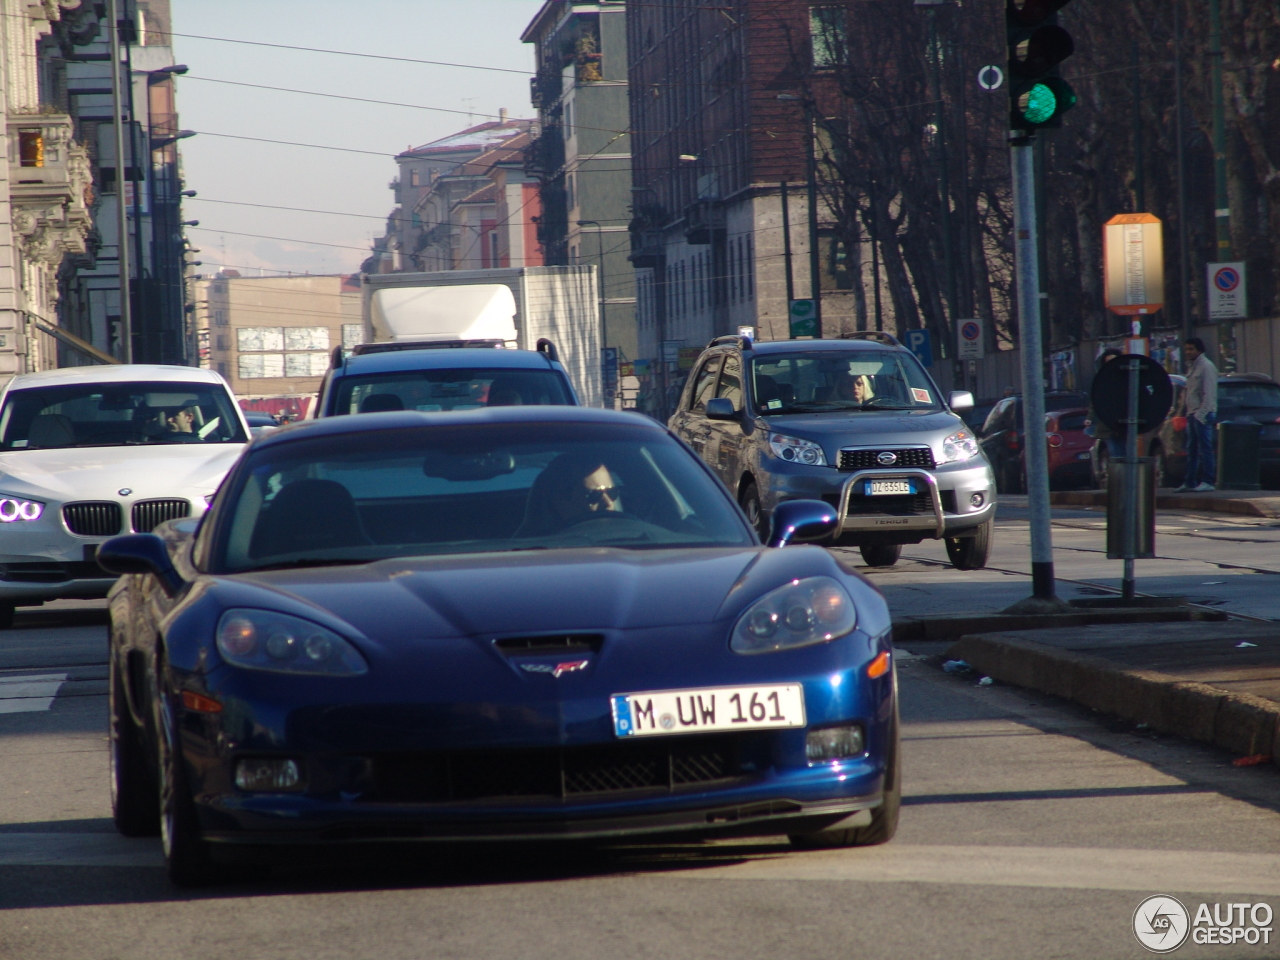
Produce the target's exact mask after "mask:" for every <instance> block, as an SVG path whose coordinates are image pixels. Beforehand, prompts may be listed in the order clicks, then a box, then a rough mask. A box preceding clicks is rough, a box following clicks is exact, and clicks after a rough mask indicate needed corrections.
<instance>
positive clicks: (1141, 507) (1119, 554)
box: [1107, 457, 1156, 560]
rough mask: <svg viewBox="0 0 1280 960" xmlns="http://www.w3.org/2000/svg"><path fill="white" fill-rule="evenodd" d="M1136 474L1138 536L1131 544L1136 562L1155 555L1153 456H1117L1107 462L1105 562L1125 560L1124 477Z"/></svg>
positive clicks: (1125, 509) (1125, 517) (1125, 508)
mask: <svg viewBox="0 0 1280 960" xmlns="http://www.w3.org/2000/svg"><path fill="white" fill-rule="evenodd" d="M1130 470H1132V471H1135V472H1136V474H1137V482H1138V537H1137V542H1136V543H1134V551H1133V557H1134V559H1135V560H1150V559H1152V558H1153V557H1155V555H1156V461H1155V457H1139V458H1138V459H1136V460H1126V459H1124V458H1123V457H1116V458H1115V459H1114V460H1108V461H1107V559H1108V560H1123V559H1124V525H1125V522H1126V520H1127V519H1128V516H1129V513H1128V507H1129V505H1128V504H1127V503H1125V499H1124V494H1125V482H1124V481H1125V476H1126V474H1127V473H1128V471H1130Z"/></svg>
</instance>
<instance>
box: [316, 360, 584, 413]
mask: <svg viewBox="0 0 1280 960" xmlns="http://www.w3.org/2000/svg"><path fill="white" fill-rule="evenodd" d="M572 403H573V400H572V398H571V397H570V395H569V391H568V389H567V388H566V386H565V381H564V377H563V376H562V375H561V374H560V373H559V372H558V371H556V370H520V369H515V370H511V369H507V370H503V369H497V370H476V369H470V370H413V371H405V372H401V373H382V374H371V375H369V376H359V375H354V376H349V377H342V378H341V379H339V380H338V384H337V390H336V397H335V400H334V407H333V413H334V415H339V414H346V413H379V412H382V411H386V410H423V411H429V412H434V411H440V410H470V409H473V408H475V407H512V406H526V407H527V406H545V405H547V404H553V405H561V406H564V405H569V404H572Z"/></svg>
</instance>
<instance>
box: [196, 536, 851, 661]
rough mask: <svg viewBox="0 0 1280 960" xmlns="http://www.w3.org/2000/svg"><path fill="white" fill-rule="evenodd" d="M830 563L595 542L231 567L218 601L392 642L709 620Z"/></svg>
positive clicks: (761, 553) (823, 557)
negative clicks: (328, 622)
mask: <svg viewBox="0 0 1280 960" xmlns="http://www.w3.org/2000/svg"><path fill="white" fill-rule="evenodd" d="M834 569H835V567H834V562H833V561H832V560H831V558H830V555H829V554H827V552H826V551H825V550H821V549H820V548H815V547H791V548H787V549H786V550H776V549H768V548H765V547H743V548H728V549H705V550H703V549H682V550H621V549H614V548H593V549H580V550H556V551H528V552H519V553H503V554H477V555H474V556H462V557H459V556H457V555H454V556H449V557H414V558H406V559H390V560H383V561H380V562H378V563H372V564H367V565H363V566H353V567H322V568H310V569H302V570H279V571H267V572H263V573H252V574H240V575H237V576H234V577H227V578H225V579H223V580H222V583H221V584H220V587H219V593H220V594H222V596H221V601H222V603H223V605H224V606H232V605H239V604H244V605H246V606H271V607H273V608H275V609H279V610H282V611H287V612H294V613H297V614H299V615H302V616H307V615H308V613H309V612H310V615H312V616H314V610H315V608H320V609H321V610H323V611H325V612H327V613H329V614H331V615H333V616H335V617H338V618H339V619H341V620H342V621H344V622H345V623H347V624H350V625H351V626H352V627H355V628H356V629H357V630H358V631H360V632H361V633H363V634H364V635H365V636H366V637H369V638H371V639H374V640H383V641H391V642H394V641H400V640H406V639H412V638H435V639H441V638H446V637H464V636H471V637H493V636H521V635H533V634H541V633H547V632H559V631H566V632H571V631H602V630H627V629H644V628H653V627H669V626H677V625H681V626H686V625H692V624H699V623H710V622H713V621H716V620H720V619H722V618H725V617H729V616H733V615H735V614H736V613H737V612H739V611H740V610H741V609H742V608H743V607H745V606H746V605H747V604H748V603H750V602H751V601H752V600H754V599H755V598H756V597H758V596H760V594H761V593H763V592H767V591H768V590H770V589H772V588H773V587H776V586H781V585H782V584H783V583H785V582H787V581H788V580H790V579H794V578H796V577H803V576H814V575H820V574H827V575H830V574H831V573H832V572H833V571H834ZM267 591H270V593H272V594H274V596H267V595H265V594H266V592H267ZM307 608H311V610H310V611H308V609H307Z"/></svg>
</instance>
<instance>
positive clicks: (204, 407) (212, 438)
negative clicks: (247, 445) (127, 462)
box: [0, 381, 248, 450]
mask: <svg viewBox="0 0 1280 960" xmlns="http://www.w3.org/2000/svg"><path fill="white" fill-rule="evenodd" d="M247 439H248V438H247V437H246V436H245V434H244V428H243V427H242V426H241V424H240V417H239V415H238V414H237V411H236V406H235V404H234V403H233V402H232V400H231V395H230V394H229V393H228V392H227V389H226V387H223V386H222V385H220V384H216V383H184V382H182V381H170V382H165V381H156V382H139V383H77V384H68V385H65V386H57V387H36V388H32V389H27V390H11V391H10V392H9V393H8V395H7V396H6V397H5V401H4V409H3V410H0V450H37V449H46V448H49V447H117V446H127V445H132V444H156V443H244V442H245V441H246V440H247Z"/></svg>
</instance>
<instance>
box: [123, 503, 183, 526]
mask: <svg viewBox="0 0 1280 960" xmlns="http://www.w3.org/2000/svg"><path fill="white" fill-rule="evenodd" d="M190 515H191V502H190V501H188V500H139V501H138V502H137V503H135V504H134V505H133V530H134V532H135V533H150V532H151V531H152V530H154V529H155V528H156V527H158V526H160V524H162V523H164V522H165V521H166V520H177V519H180V518H181V517H186V516H190Z"/></svg>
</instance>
